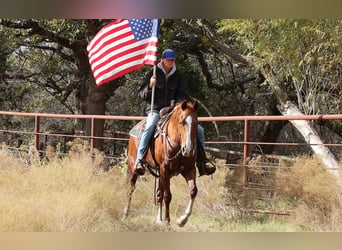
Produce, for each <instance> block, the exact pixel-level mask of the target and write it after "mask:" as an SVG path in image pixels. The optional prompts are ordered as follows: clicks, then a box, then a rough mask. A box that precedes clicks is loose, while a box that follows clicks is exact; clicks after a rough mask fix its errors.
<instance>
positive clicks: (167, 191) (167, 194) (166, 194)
mask: <svg viewBox="0 0 342 250" xmlns="http://www.w3.org/2000/svg"><path fill="white" fill-rule="evenodd" d="M171 199H172V195H171V191H170V178H166V180H165V182H164V204H165V223H166V225H168V226H169V225H170V203H171Z"/></svg>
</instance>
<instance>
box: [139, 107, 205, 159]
mask: <svg viewBox="0 0 342 250" xmlns="http://www.w3.org/2000/svg"><path fill="white" fill-rule="evenodd" d="M159 119H160V117H159V113H156V112H152V113H151V112H150V113H149V114H148V115H147V118H146V125H145V129H144V131H143V133H142V134H141V138H140V143H139V147H138V152H137V158H136V161H135V164H137V163H138V162H139V161H140V160H141V159H142V158H143V155H144V150H145V148H146V146H147V144H148V143H149V141H150V139H151V137H152V136H153V133H154V129H155V127H156V124H157V123H158V121H159ZM197 139H198V140H199V142H200V143H201V145H202V147H203V148H204V144H205V141H204V129H203V127H202V126H201V125H199V124H198V125H197Z"/></svg>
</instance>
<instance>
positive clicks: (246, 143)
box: [0, 111, 342, 159]
mask: <svg viewBox="0 0 342 250" xmlns="http://www.w3.org/2000/svg"><path fill="white" fill-rule="evenodd" d="M0 115H2V116H18V117H33V118H34V128H33V131H15V130H6V129H1V130H0V132H2V133H17V134H31V135H33V136H34V146H35V148H36V149H37V150H39V144H40V139H41V137H42V136H57V137H70V138H84V139H89V140H90V145H91V148H93V146H94V140H95V139H103V140H121V141H126V140H128V133H126V135H127V138H118V137H110V136H106V137H96V136H94V131H95V122H94V121H95V120H96V119H101V120H117V121H140V120H142V119H144V118H145V116H111V115H71V114H48V113H25V112H9V111H0ZM41 118H57V119H62V118H63V119H88V120H90V124H91V129H90V131H91V132H90V135H84V134H82V133H78V134H77V135H76V134H73V135H72V134H65V133H64V134H62V133H51V132H46V131H41V125H40V122H41ZM198 120H199V122H232V121H242V122H244V131H243V141H207V142H206V143H207V144H240V145H242V148H243V153H242V156H243V158H244V159H245V158H246V157H249V156H250V146H251V145H263V144H264V145H287V146H294V145H297V146H298V145H308V144H307V143H275V142H254V141H251V140H250V126H251V122H253V121H280V120H342V115H340V114H327V115H292V116H216V117H199V118H198ZM123 134H125V132H124V133H123ZM322 145H325V146H333V147H340V146H342V144H339V143H327V144H322Z"/></svg>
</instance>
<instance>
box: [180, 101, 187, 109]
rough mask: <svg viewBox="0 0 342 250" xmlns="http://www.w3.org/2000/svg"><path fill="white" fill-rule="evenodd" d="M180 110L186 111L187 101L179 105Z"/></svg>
mask: <svg viewBox="0 0 342 250" xmlns="http://www.w3.org/2000/svg"><path fill="white" fill-rule="evenodd" d="M181 107H182V110H186V108H187V107H188V104H187V101H183V102H182V104H181Z"/></svg>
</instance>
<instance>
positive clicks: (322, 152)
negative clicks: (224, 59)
mask: <svg viewBox="0 0 342 250" xmlns="http://www.w3.org/2000/svg"><path fill="white" fill-rule="evenodd" d="M260 71H261V73H262V74H263V75H264V77H265V79H266V81H267V82H268V83H269V84H270V86H271V88H272V91H273V93H274V94H275V96H276V98H277V101H278V103H279V105H278V109H279V111H280V112H281V114H282V115H284V116H286V115H303V113H302V112H301V111H300V110H299V109H298V107H297V106H296V105H295V104H294V103H292V102H291V101H289V98H288V95H287V93H286V91H285V90H284V89H283V88H282V87H281V86H280V84H278V83H277V81H276V79H275V76H274V74H273V72H272V69H271V67H270V65H266V66H265V67H264V68H261V69H260ZM290 122H291V124H292V125H293V126H294V127H295V128H296V129H297V130H298V131H299V132H300V133H301V135H302V136H303V137H304V139H305V141H306V142H307V143H308V144H310V147H311V149H312V151H313V152H314V153H315V154H316V155H317V156H318V157H319V158H320V159H321V161H322V163H323V164H324V166H325V167H326V169H327V170H328V171H329V172H331V173H332V174H334V175H335V176H338V175H339V163H338V161H337V160H336V158H335V156H334V155H333V154H332V153H331V151H330V150H329V148H327V147H326V146H323V145H321V144H323V142H322V140H321V138H320V137H319V135H318V133H317V132H316V130H315V128H314V127H313V126H311V124H310V123H309V121H307V120H290Z"/></svg>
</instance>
